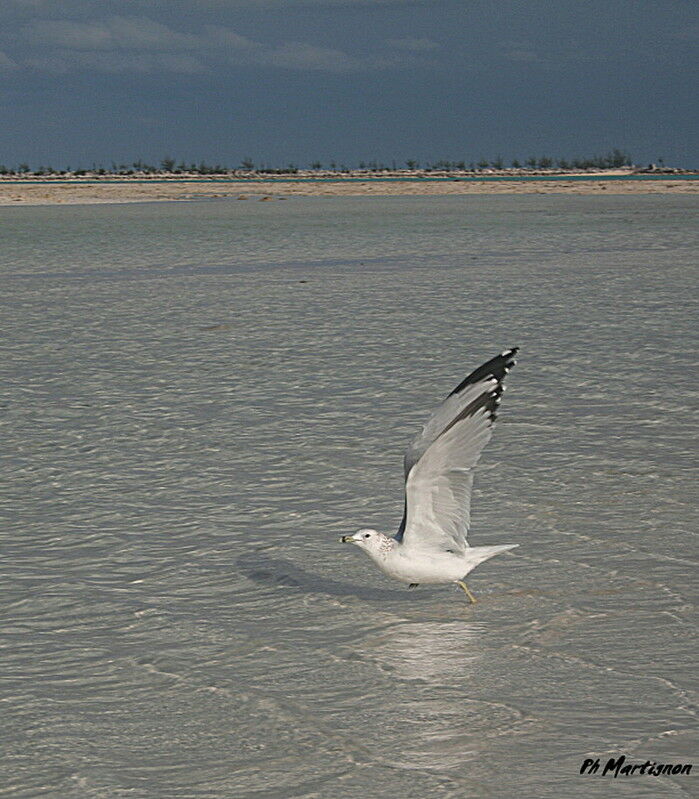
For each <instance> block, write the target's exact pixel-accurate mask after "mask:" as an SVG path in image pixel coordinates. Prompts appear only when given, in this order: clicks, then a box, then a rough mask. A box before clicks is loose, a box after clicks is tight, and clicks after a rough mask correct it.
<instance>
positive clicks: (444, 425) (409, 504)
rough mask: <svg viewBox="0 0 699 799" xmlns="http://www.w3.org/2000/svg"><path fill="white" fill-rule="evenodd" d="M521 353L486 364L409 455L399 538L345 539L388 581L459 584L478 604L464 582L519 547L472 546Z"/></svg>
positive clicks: (365, 533) (361, 533)
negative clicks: (491, 446)
mask: <svg viewBox="0 0 699 799" xmlns="http://www.w3.org/2000/svg"><path fill="white" fill-rule="evenodd" d="M517 350H518V348H517V347H514V348H512V349H510V350H505V352H503V353H501V354H500V355H497V356H496V357H495V358H493V359H492V360H490V361H488V362H487V363H484V364H483V366H480V367H479V368H478V369H476V370H475V371H474V372H472V373H471V374H470V375H469V376H468V377H466V378H465V379H464V380H463V381H462V382H461V383H459V385H458V386H457V387H456V388H455V389H454V390H453V391H452V392H451V394H449V396H448V397H447V398H446V399H445V400H444V402H442V404H441V405H440V406H439V407H438V408H437V409H436V410H435V412H434V413H433V414H432V416H431V417H430V418H429V419H428V420H427V424H426V425H425V426H424V427H423V428H422V430H421V432H420V433H419V434H418V435H417V436H416V437H415V438H414V439H413V441H412V442H411V443H410V445H409V446H408V449H407V450H406V452H405V458H404V469H405V510H404V512H403V521H402V522H401V523H400V527H399V528H398V532H397V533H396V535H395V536H394V537H393V538H391V537H389V536H387V535H384V533H380V532H378V531H377V530H372V529H369V528H365V529H362V530H358V531H357V532H356V533H355V534H354V535H343V536H342V538H341V539H340V540H341V541H342V542H343V543H348V544H356V545H357V546H358V547H359V548H360V549H362V550H364V552H366V553H367V555H369V557H370V558H371V559H372V560H373V561H374V563H375V564H376V565H377V566H378V567H379V568H380V569H381V571H382V572H384V574H387V575H388V576H389V577H393V578H394V579H396V580H400V581H401V582H404V583H409V585H410V588H416V587H417V586H418V585H419V584H420V583H427V584H442V583H456V584H457V585H458V586H460V587H461V588H462V589H463V590H464V591H465V592H466V595H467V596H468V598H469V599H470V600H471V602H475V601H476V599H475V597H474V596H473V594H472V593H471V592H470V591H469V589H468V587H467V585H466V583H465V582H464V578H465V577H466V575H467V574H468V573H469V572H470V571H471V570H472V569H475V568H476V566H478V564H479V563H482V562H483V561H485V560H488V558H492V557H493V555H497V554H498V553H499V552H505V551H506V550H508V549H513V548H514V547H516V546H519V545H518V544H501V545H499V546H489V547H470V546H469V545H468V543H467V541H466V535H467V534H468V528H469V524H470V510H471V488H472V486H473V472H474V468H475V466H476V464H477V463H478V459H479V457H480V455H481V452H482V450H483V447H485V445H486V444H487V443H488V441H490V437H491V435H492V433H493V423H494V421H495V416H496V411H497V409H498V405H499V404H500V398H501V397H502V393H503V391H504V390H505V387H504V385H503V381H504V379H505V377H506V375H507V373H508V372H509V371H510V369H511V368H512V367H513V366H514V365H515V363H516V361H515V355H516V354H517Z"/></svg>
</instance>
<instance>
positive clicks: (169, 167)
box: [160, 157, 175, 172]
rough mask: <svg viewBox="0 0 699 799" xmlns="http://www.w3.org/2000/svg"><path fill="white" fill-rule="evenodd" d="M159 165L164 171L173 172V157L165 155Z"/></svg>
mask: <svg viewBox="0 0 699 799" xmlns="http://www.w3.org/2000/svg"><path fill="white" fill-rule="evenodd" d="M160 166H161V167H162V169H163V171H164V172H173V171H174V169H175V159H174V158H170V157H165V158H163V160H162V161H161V162H160Z"/></svg>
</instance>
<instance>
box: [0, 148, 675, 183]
mask: <svg viewBox="0 0 699 799" xmlns="http://www.w3.org/2000/svg"><path fill="white" fill-rule="evenodd" d="M659 161H660V163H661V164H662V159H659ZM624 166H633V162H632V160H631V157H630V156H629V155H628V154H627V153H625V152H623V151H622V150H619V149H617V148H614V149H613V150H611V151H610V152H608V153H607V154H606V155H595V156H593V157H591V158H573V159H570V160H568V159H565V158H550V157H549V156H534V155H531V156H529V158H526V159H525V160H524V161H523V162H521V161H519V160H518V159H517V158H513V159H512V160H511V161H509V162H506V161H505V159H504V158H503V157H502V156H500V155H498V156H496V157H495V158H490V159H487V158H481V159H480V160H478V161H470V162H466V161H445V160H439V161H426V162H424V163H422V164H421V163H420V161H417V160H414V159H407V160H406V161H404V162H402V163H397V162H396V161H392V162H391V163H390V164H386V163H384V162H382V161H376V160H372V161H359V163H358V164H357V166H356V167H348V166H346V165H345V164H342V163H340V164H338V163H337V162H336V161H329V162H328V163H327V164H323V163H322V162H321V161H318V160H314V161H311V162H310V164H309V165H308V167H307V169H310V170H311V171H315V172H320V171H327V172H340V173H348V172H353V171H361V172H369V173H375V174H378V173H381V172H396V171H401V170H405V169H407V170H411V171H412V170H420V171H422V172H457V171H458V172H479V171H483V170H496V171H500V170H506V169H516V170H560V171H563V172H568V171H572V170H581V171H584V170H592V169H616V168H619V167H624ZM300 169H301V167H299V166H298V165H297V164H287V165H286V166H285V167H273V166H270V165H269V164H265V163H259V164H256V163H255V162H254V161H253V160H252V159H251V158H244V159H243V160H242V161H241V162H240V164H239V165H238V166H235V167H232V168H231V167H229V166H227V165H225V164H207V163H206V162H205V161H200V162H199V163H196V162H191V163H186V162H184V161H179V162H178V161H176V160H175V159H174V158H170V157H169V156H168V157H165V158H163V159H162V160H161V161H160V163H159V164H149V163H147V162H145V161H143V160H142V159H138V160H137V161H133V162H132V163H130V164H117V163H116V162H114V161H112V162H111V164H110V165H109V166H108V167H106V166H104V164H97V163H93V164H92V166H91V167H90V168H85V167H79V168H77V169H71V167H67V168H66V169H54V168H53V167H51V166H43V165H41V166H38V167H36V168H32V167H30V166H29V164H26V163H22V164H19V165H18V166H16V167H7V166H5V165H3V164H0V175H6V176H8V175H29V174H31V175H34V176H37V177H44V176H51V175H55V176H61V175H72V176H76V177H81V176H85V175H112V176H134V175H203V176H205V175H227V174H241V173H243V174H245V173H247V174H256V175H295V174H297V173H298V172H299V170H300Z"/></svg>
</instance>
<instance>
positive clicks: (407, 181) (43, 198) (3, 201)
mask: <svg viewBox="0 0 699 799" xmlns="http://www.w3.org/2000/svg"><path fill="white" fill-rule="evenodd" d="M602 193H604V194H623V195H628V194H698V193H699V175H698V174H697V173H689V174H688V173H679V174H676V173H669V174H657V173H651V174H638V173H631V172H629V171H623V170H615V171H608V172H602V173H601V172H597V173H591V174H585V173H583V174H581V173H570V174H560V173H558V174H555V175H553V174H528V175H522V174H518V175H512V174H509V173H497V174H495V173H491V174H484V175H476V176H474V175H455V174H429V175H427V174H424V173H422V174H410V175H405V174H401V175H385V176H366V175H356V174H349V175H336V174H334V175H331V176H325V175H324V176H315V175H314V176H298V177H296V176H295V177H291V178H290V177H289V176H288V175H284V176H278V177H268V176H264V177H258V176H254V177H250V176H247V177H245V176H232V177H230V176H217V177H211V178H203V177H201V176H194V175H188V176H174V175H173V176H163V175H154V176H150V177H147V176H141V175H139V176H133V177H130V176H98V175H91V176H87V177H85V178H83V179H80V178H76V177H74V176H70V177H68V176H66V177H51V178H44V177H42V176H36V175H31V176H30V175H27V176H26V177H19V178H0V206H5V207H12V206H27V205H32V206H36V205H92V204H104V203H119V204H121V203H134V202H173V201H175V202H176V201H180V202H181V201H192V200H198V199H226V198H227V199H238V200H257V201H265V200H275V199H287V198H290V197H396V196H419V197H428V196H454V195H474V194H477V195H480V194H578V195H581V194H582V195H593V194H602Z"/></svg>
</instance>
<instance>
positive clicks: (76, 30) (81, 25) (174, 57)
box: [19, 16, 436, 74]
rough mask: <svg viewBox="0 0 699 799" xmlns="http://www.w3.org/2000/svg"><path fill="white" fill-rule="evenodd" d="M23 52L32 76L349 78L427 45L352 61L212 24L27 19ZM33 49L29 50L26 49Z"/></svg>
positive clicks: (407, 45) (411, 43) (399, 45)
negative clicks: (267, 71)
mask: <svg viewBox="0 0 699 799" xmlns="http://www.w3.org/2000/svg"><path fill="white" fill-rule="evenodd" d="M19 37H20V39H22V40H23V41H24V43H25V44H26V45H28V46H29V48H30V53H29V54H28V55H27V56H25V57H24V59H23V60H22V64H23V65H24V66H28V67H30V68H32V69H35V70H39V71H49V72H54V73H65V72H70V71H73V70H81V69H92V70H98V71H101V72H156V71H165V72H180V73H191V74H194V73H197V72H203V71H206V70H207V69H214V68H220V66H221V65H222V64H224V65H225V64H235V65H258V66H266V67H273V68H277V69H287V70H299V71H301V70H303V71H321V72H357V71H362V70H374V69H384V68H388V67H394V66H400V65H401V64H404V63H405V62H406V55H405V53H419V52H424V51H426V50H430V49H433V47H434V46H436V45H433V43H431V42H429V40H427V39H396V40H393V41H394V44H393V48H394V49H399V50H402V51H403V54H402V55H401V57H400V58H398V57H396V55H395V54H394V55H393V56H391V55H388V56H387V55H386V54H385V53H375V54H368V55H366V54H363V55H352V54H351V53H348V52H345V51H344V50H341V49H338V48H334V47H325V46H323V45H319V44H314V43H309V42H303V41H290V42H281V43H277V44H268V43H265V42H259V41H255V40H253V39H249V38H247V37H246V36H242V35H241V34H239V33H238V32H237V31H235V30H232V29H231V28H227V27H224V26H220V25H207V26H204V27H203V28H202V29H201V30H200V31H199V32H197V33H190V32H187V33H183V32H181V31H177V30H175V29H173V28H171V27H170V26H168V25H165V24H163V23H160V22H155V21H154V20H152V19H150V18H148V17H136V16H130V17H127V16H113V17H109V18H107V19H104V20H100V21H88V22H76V21H67V20H47V19H43V20H34V21H33V22H30V23H28V24H26V25H25V26H24V27H22V28H21V29H20V32H19ZM32 48H33V49H32Z"/></svg>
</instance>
